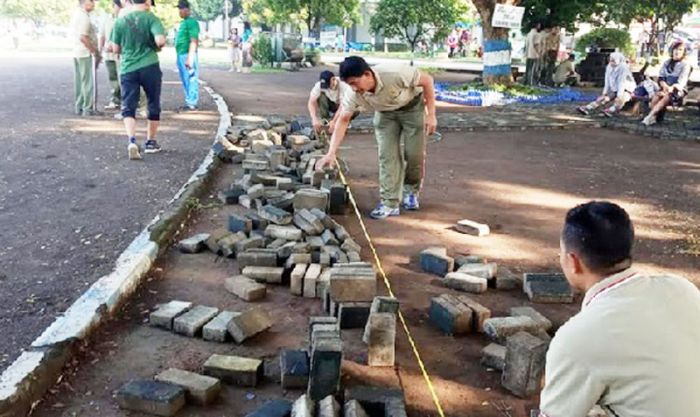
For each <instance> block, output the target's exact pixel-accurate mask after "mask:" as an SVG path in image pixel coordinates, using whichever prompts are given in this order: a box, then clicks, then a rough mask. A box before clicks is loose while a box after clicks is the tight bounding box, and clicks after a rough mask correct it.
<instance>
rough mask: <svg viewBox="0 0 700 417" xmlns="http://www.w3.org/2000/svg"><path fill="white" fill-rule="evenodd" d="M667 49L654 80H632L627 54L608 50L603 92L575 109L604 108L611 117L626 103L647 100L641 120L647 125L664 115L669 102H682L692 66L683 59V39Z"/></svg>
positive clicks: (684, 55) (580, 110)
mask: <svg viewBox="0 0 700 417" xmlns="http://www.w3.org/2000/svg"><path fill="white" fill-rule="evenodd" d="M669 52H670V55H671V57H670V58H669V59H668V60H667V61H666V62H664V63H663V65H662V66H661V69H660V71H659V76H658V78H657V79H656V80H654V79H651V78H649V77H644V79H642V80H640V82H639V83H638V82H637V80H635V78H634V75H633V74H632V70H631V69H630V67H629V65H628V63H627V59H626V57H625V56H624V55H623V54H621V53H619V52H615V53H612V54H610V58H609V61H608V65H607V67H606V69H605V84H604V87H603V92H602V94H601V95H600V96H599V97H598V98H597V99H596V100H595V101H593V102H591V103H589V104H587V105H585V106H581V107H579V108H578V109H577V110H578V111H579V112H580V113H582V114H586V115H587V114H590V113H591V112H592V111H594V110H596V109H598V108H603V110H602V112H603V114H604V115H606V116H608V117H612V116H614V115H615V114H617V113H618V112H620V111H621V110H622V109H623V107H625V106H626V105H627V104H628V103H631V102H634V103H648V104H649V111H648V113H647V114H646V116H645V117H644V118H643V119H642V120H641V123H642V124H644V125H646V126H651V125H653V124H655V123H657V122H658V121H660V120H661V119H663V115H664V114H665V111H666V108H667V107H668V106H670V105H673V106H679V105H681V104H682V102H683V99H684V98H685V96H686V95H687V94H688V81H689V79H690V72H691V70H692V67H691V64H690V62H688V60H687V59H686V58H687V53H688V49H687V47H686V45H685V44H684V43H683V42H682V41H676V42H674V43H673V44H672V45H671V47H670V50H669Z"/></svg>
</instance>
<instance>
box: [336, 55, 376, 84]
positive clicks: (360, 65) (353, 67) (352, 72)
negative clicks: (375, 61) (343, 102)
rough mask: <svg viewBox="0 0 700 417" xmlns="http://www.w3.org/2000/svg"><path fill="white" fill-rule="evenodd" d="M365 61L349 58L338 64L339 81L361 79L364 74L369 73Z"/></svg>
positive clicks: (358, 58)
mask: <svg viewBox="0 0 700 417" xmlns="http://www.w3.org/2000/svg"><path fill="white" fill-rule="evenodd" d="M369 70H370V69H369V64H367V61H365V60H364V59H362V58H361V57H359V56H349V57H347V58H345V60H344V61H343V62H341V63H340V69H339V71H338V72H339V73H340V79H341V80H343V81H346V80H347V79H348V78H351V77H361V76H362V75H363V74H364V73H365V72H367V71H369Z"/></svg>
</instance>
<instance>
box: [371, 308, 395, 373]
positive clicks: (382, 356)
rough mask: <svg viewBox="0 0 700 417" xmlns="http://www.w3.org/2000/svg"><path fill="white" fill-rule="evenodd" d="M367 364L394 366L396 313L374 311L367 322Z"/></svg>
mask: <svg viewBox="0 0 700 417" xmlns="http://www.w3.org/2000/svg"><path fill="white" fill-rule="evenodd" d="M367 326H368V327H369V335H368V337H367V346H368V352H367V364H368V365H369V366H394V357H395V351H396V349H395V347H396V315H394V314H391V313H374V314H372V315H370V316H369V320H368V322H367Z"/></svg>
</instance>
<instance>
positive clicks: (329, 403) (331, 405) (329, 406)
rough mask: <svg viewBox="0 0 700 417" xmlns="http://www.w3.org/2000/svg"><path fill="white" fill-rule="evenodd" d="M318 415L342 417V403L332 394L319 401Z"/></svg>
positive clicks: (319, 416) (320, 416)
mask: <svg viewBox="0 0 700 417" xmlns="http://www.w3.org/2000/svg"><path fill="white" fill-rule="evenodd" d="M318 417H340V404H338V401H336V400H335V398H334V397H333V396H332V395H329V396H327V397H326V398H324V399H322V400H321V401H319V402H318Z"/></svg>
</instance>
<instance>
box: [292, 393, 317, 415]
mask: <svg viewBox="0 0 700 417" xmlns="http://www.w3.org/2000/svg"><path fill="white" fill-rule="evenodd" d="M315 411H316V404H315V403H314V402H313V401H311V398H309V396H308V395H306V394H302V396H301V397H299V398H298V399H297V400H296V401H294V404H292V417H316V414H315Z"/></svg>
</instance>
